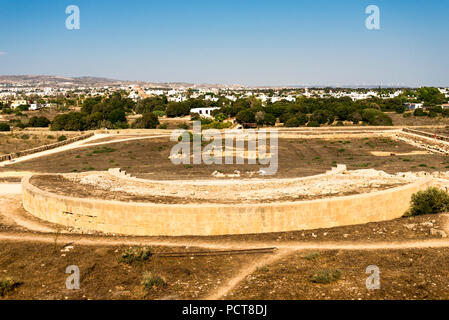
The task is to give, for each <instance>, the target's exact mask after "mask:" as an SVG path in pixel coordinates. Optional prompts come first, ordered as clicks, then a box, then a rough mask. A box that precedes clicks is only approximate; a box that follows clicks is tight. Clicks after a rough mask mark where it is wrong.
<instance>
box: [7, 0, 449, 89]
mask: <svg viewBox="0 0 449 320" xmlns="http://www.w3.org/2000/svg"><path fill="white" fill-rule="evenodd" d="M72 4H73V5H77V6H78V7H79V8H80V12H81V15H80V18H81V29H80V30H67V29H66V27H65V21H66V18H67V16H68V15H67V14H66V13H65V9H66V7H67V6H68V5H72ZM368 5H377V6H378V7H379V8H380V11H381V12H380V18H381V29H380V30H377V31H372V30H368V29H367V28H366V27H365V19H366V18H367V16H368V15H367V14H366V13H365V8H366V7H367V6H368ZM448 31H449V1H446V0H444V1H442V0H408V1H404V0H276V1H274V0H272V1H266V0H227V1H222V0H207V1H205V0H171V1H170V0H167V1H161V0H158V1H152V0H126V1H125V0H120V1H114V0H89V1H88V0H70V1H66V0H0V74H1V75H11V74H51V75H64V76H103V77H110V78H115V79H122V80H144V81H154V82H175V81H185V82H194V83H223V84H245V85H312V84H315V85H355V84H367V85H368V84H380V83H382V84H384V85H391V84H398V83H399V84H400V85H409V86H418V85H436V86H449V41H448V35H449V32H448Z"/></svg>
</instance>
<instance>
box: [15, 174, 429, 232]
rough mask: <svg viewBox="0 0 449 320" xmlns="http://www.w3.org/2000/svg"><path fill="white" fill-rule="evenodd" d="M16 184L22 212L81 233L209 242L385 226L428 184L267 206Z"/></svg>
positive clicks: (426, 182)
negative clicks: (93, 195)
mask: <svg viewBox="0 0 449 320" xmlns="http://www.w3.org/2000/svg"><path fill="white" fill-rule="evenodd" d="M30 179H31V177H25V178H24V179H23V180H22V189H23V206H24V208H25V209H26V210H27V211H28V212H30V213H31V214H32V215H34V216H36V217H38V218H41V219H43V220H47V221H50V222H53V223H57V224H61V225H64V226H68V227H73V228H79V229H81V230H84V231H88V230H91V231H101V232H105V233H115V234H124V235H140V236H184V235H196V236H211V235H227V234H251V233H269V232H285V231H295V230H307V229H309V230H310V229H316V228H330V227H338V226H346V225H355V224H364V223H368V222H377V221H384V220H391V219H395V218H399V217H401V216H402V215H403V214H404V213H405V212H406V210H407V209H408V207H409V203H410V199H411V195H412V194H413V193H415V192H417V191H419V190H422V189H425V188H426V187H428V186H430V185H432V184H433V179H432V178H424V179H422V180H420V181H418V182H415V183H413V184H410V185H407V186H402V187H399V188H394V189H389V190H385V191H380V192H375V193H369V194H362V195H354V196H346V197H338V198H331V199H320V200H314V201H300V202H285V203H267V204H242V205H224V204H204V205H202V204H192V205H169V204H152V203H132V202H117V201H105V200H96V199H83V198H72V197H67V196H61V195H57V194H53V193H49V192H45V191H42V190H40V189H38V188H37V187H35V186H33V185H32V184H31V183H30Z"/></svg>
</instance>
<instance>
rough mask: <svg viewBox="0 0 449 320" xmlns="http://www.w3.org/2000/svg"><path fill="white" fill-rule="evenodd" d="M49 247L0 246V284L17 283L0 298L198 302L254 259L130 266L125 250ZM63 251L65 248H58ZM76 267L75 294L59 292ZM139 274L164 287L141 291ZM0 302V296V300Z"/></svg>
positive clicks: (164, 260)
mask: <svg viewBox="0 0 449 320" xmlns="http://www.w3.org/2000/svg"><path fill="white" fill-rule="evenodd" d="M67 246H70V244H68V243H60V242H58V241H57V236H55V243H54V244H34V243H2V244H1V245H0V279H2V278H3V279H6V278H12V279H14V280H15V281H17V282H19V283H21V284H20V285H19V286H18V287H17V288H16V290H15V291H14V292H12V293H11V294H9V295H7V296H6V297H4V298H5V299H19V300H21V299H44V300H47V299H50V300H53V299H56V300H64V299H70V300H72V299H76V300H78V299H108V300H110V299H139V300H140V299H199V298H203V297H205V296H206V295H207V294H209V293H210V292H211V291H212V290H214V289H216V288H217V287H218V286H219V285H220V284H221V282H223V281H224V279H227V278H229V277H231V276H232V275H233V274H234V273H235V272H236V271H237V270H238V269H239V268H241V267H242V266H243V265H244V264H246V263H248V262H250V261H251V259H253V258H254V255H235V256H204V257H198V256H195V257H193V258H192V257H157V256H153V257H150V259H149V261H147V262H143V263H139V262H135V263H133V264H131V265H129V264H126V263H123V262H120V261H119V259H120V257H121V255H122V253H123V252H125V251H126V250H127V249H129V247H123V246H118V247H115V246H114V247H112V246H111V247H108V246H106V247H96V248H95V247H94V248H92V247H89V246H78V245H74V246H73V249H71V248H70V247H69V248H68V249H67ZM64 248H66V249H64ZM186 251H201V249H196V248H176V249H174V248H168V247H153V248H151V252H152V253H162V252H186ZM70 265H76V266H78V267H79V268H80V275H81V283H80V287H81V289H80V290H74V291H72V290H67V289H66V287H65V281H66V278H67V277H68V276H69V275H68V274H66V273H65V271H66V268H67V267H68V266H70ZM145 272H151V273H152V274H153V275H154V276H159V277H161V278H162V279H164V281H165V282H166V285H165V286H163V287H161V288H154V289H150V290H146V289H145V288H144V287H143V285H142V283H141V282H142V278H143V274H144V273H145ZM1 299H2V298H1V297H0V300H1Z"/></svg>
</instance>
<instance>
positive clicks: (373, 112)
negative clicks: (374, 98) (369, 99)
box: [362, 109, 393, 126]
mask: <svg viewBox="0 0 449 320" xmlns="http://www.w3.org/2000/svg"><path fill="white" fill-rule="evenodd" d="M362 120H363V121H364V122H366V123H368V124H370V125H372V126H392V125H393V120H391V118H390V117H389V116H388V115H387V114H385V113H383V112H382V111H380V110H377V109H365V110H363V111H362Z"/></svg>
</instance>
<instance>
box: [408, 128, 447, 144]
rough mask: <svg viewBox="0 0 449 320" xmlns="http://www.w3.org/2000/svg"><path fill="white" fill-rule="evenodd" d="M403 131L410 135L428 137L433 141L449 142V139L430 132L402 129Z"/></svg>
mask: <svg viewBox="0 0 449 320" xmlns="http://www.w3.org/2000/svg"><path fill="white" fill-rule="evenodd" d="M402 131H404V132H408V133H414V134H417V135H419V136H423V137H427V138H433V139H437V140H441V141H449V137H446V136H443V135H440V134H433V133H430V132H425V131H419V130H414V129H407V128H405V129H402Z"/></svg>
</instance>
